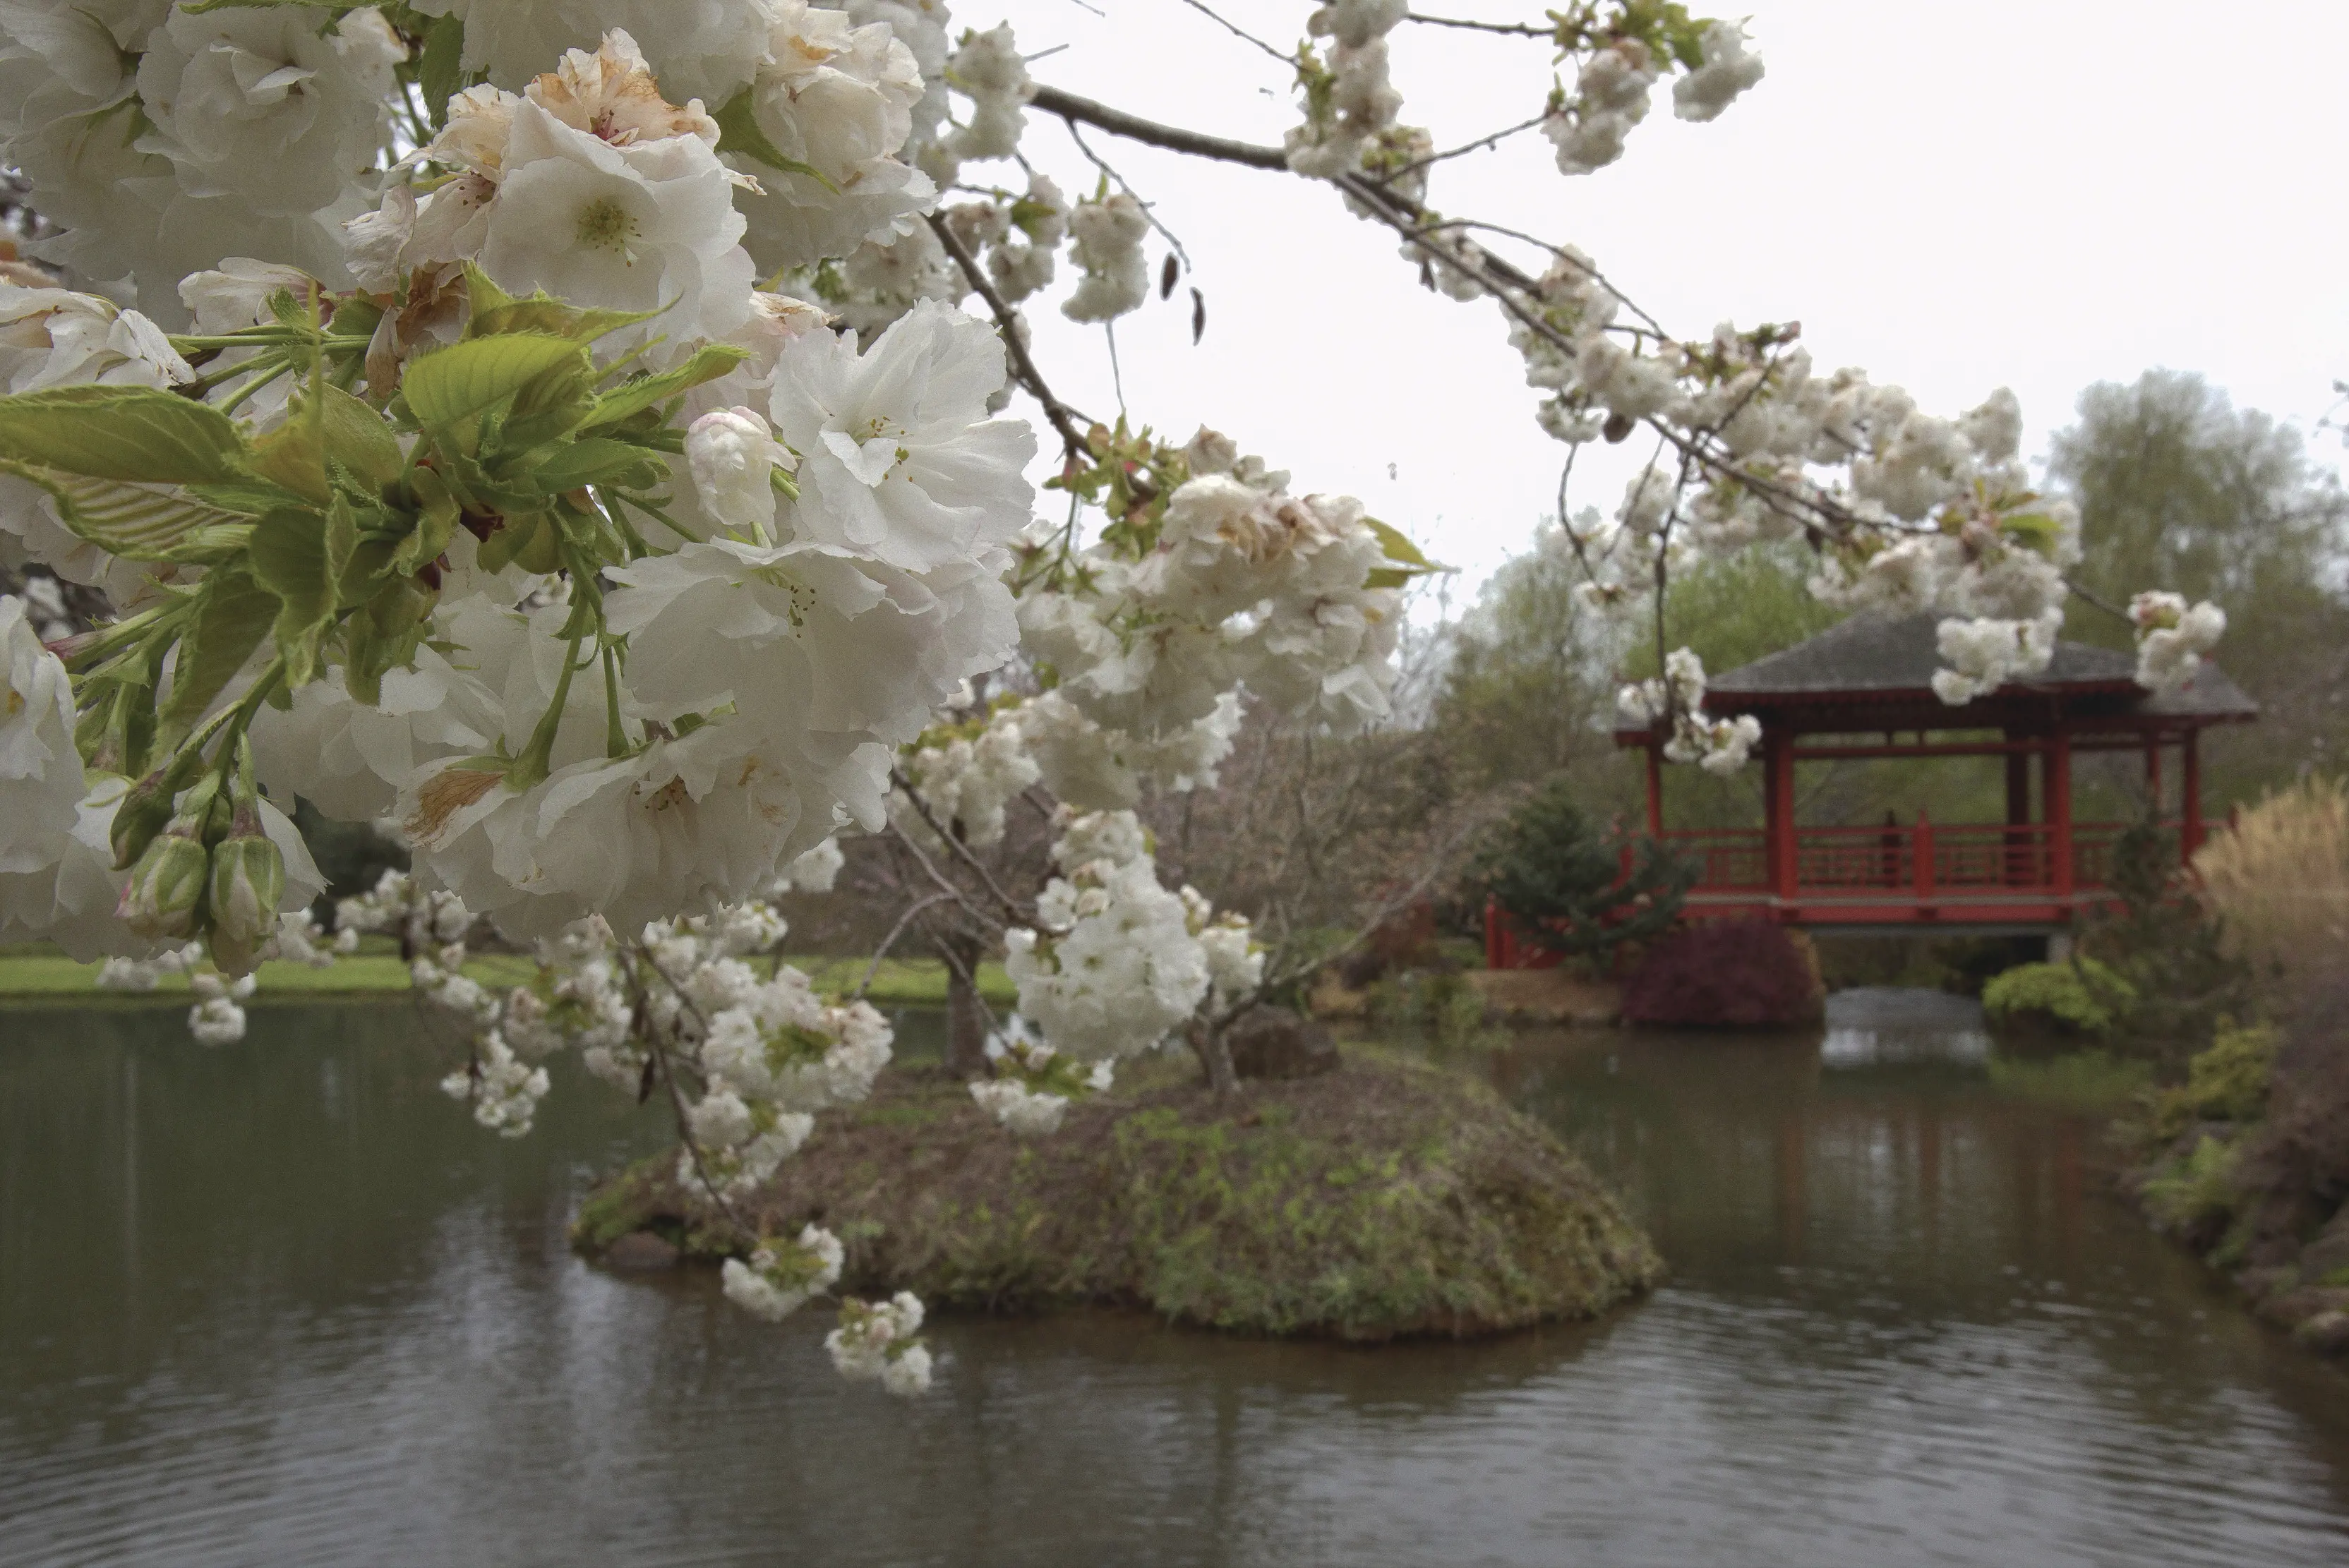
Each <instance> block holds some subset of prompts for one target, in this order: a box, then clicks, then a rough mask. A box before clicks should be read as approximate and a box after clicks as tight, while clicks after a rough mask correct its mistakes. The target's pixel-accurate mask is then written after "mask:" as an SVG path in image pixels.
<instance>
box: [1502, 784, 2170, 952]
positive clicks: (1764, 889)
mask: <svg viewBox="0 0 2349 1568" xmlns="http://www.w3.org/2000/svg"><path fill="white" fill-rule="evenodd" d="M2211 825H2213V826H2214V825H2215V824H2211ZM2178 829H2179V824H2178V823H2175V822H2169V823H2164V824H2163V832H2164V835H2165V837H2166V839H2167V845H2166V854H2167V857H2168V859H2169V860H2170V861H2173V862H2174V861H2176V860H2177V859H2178ZM2127 831H2128V827H2127V824H2124V823H2119V822H2075V823H2074V824H2073V825H2072V827H2071V830H2070V832H2069V835H2068V842H2066V841H2065V838H2064V836H2062V835H2059V834H2058V833H2057V831H2056V830H2055V829H2054V827H2053V826H2051V825H2049V824H2046V823H2040V822H2031V823H2022V824H2018V825H2016V826H2013V827H2009V826H2007V825H2005V824H2004V823H1979V824H1977V823H1967V824H1963V825H1961V826H1957V827H1943V826H1940V825H1939V824H1937V823H1933V822H1930V821H1924V820H1919V821H1916V822H1913V823H1907V824H1902V823H1890V824H1887V825H1886V826H1883V827H1878V828H1797V829H1796V830H1795V843H1794V853H1793V856H1792V860H1793V872H1794V886H1793V887H1792V888H1791V889H1782V888H1780V887H1779V886H1778V885H1777V882H1776V878H1775V876H1774V875H1773V872H1772V868H1771V864H1770V844H1769V838H1768V835H1767V834H1765V833H1764V831H1763V830H1761V829H1759V828H1705V829H1698V830H1688V831H1681V832H1668V833H1666V834H1665V835H1664V841H1665V842H1666V843H1668V844H1670V845H1671V847H1672V848H1673V849H1675V850H1677V851H1680V852H1681V853H1682V854H1684V855H1687V856H1690V857H1691V858H1692V859H1694V860H1695V861H1696V862H1697V867H1698V877H1697V882H1696V885H1695V886H1694V887H1693V888H1692V889H1691V890H1690V892H1691V896H1692V902H1691V903H1690V905H1689V908H1688V911H1687V913H1688V915H1689V917H1690V918H1692V919H1723V918H1744V917H1759V918H1762V919H1765V920H1769V919H1776V920H1789V921H1794V922H1796V923H1822V924H1837V923H1850V922H1857V923H1862V924H1872V925H1886V924H1895V925H1898V924H1908V923H1917V924H1941V925H1947V924H1949V923H1951V922H1952V921H1962V920H1964V919H1966V918H1967V917H1968V916H1969V914H1970V913H1971V916H1972V917H1973V918H1976V919H1980V920H1985V921H1991V922H1996V923H2014V922H2023V923H2042V924H2048V923H2052V924H2058V925H2060V924H2063V923H2067V922H2068V921H2070V920H2071V919H2072V917H2073V915H2074V913H2075V912H2076V911H2077V909H2078V908H2079V906H2080V903H2082V902H2083V900H2082V895H2086V902H2090V903H2094V902H2097V900H2098V898H2099V896H2100V895H2101V896H2104V897H2109V895H2108V894H2106V893H2105V891H2104V890H2105V889H2106V888H2107V887H2108V886H2109V885H2110V884H2111V880H2112V863H2113V850H2114V846H2115V845H2116V844H2117V843H2118V842H2119V841H2120V838H2121V835H2122V834H2124V833H2126V832H2127ZM2208 836H2209V835H2208V827H2207V826H2206V829H2205V833H2204V837H2205V838H2207V837H2208ZM2067 850H2068V857H2067V855H2066V852H2065V851H2067ZM2067 858H2068V865H2067ZM1631 864H1632V851H1631V849H1630V846H1629V845H1626V846H1625V847H1624V850H1623V872H1624V874H1625V875H1626V876H1629V875H1630V871H1631ZM1485 962H1486V964H1487V965H1490V966H1491V967H1493V968H1495V969H1517V968H1542V967H1546V966H1547V965H1551V964H1555V963H1557V959H1556V958H1555V957H1553V956H1551V955H1549V954H1545V953H1543V952H1542V951H1541V950H1540V948H1539V947H1537V946H1536V945H1534V944H1528V943H1525V942H1522V941H1520V940H1519V939H1518V937H1517V934H1516V931H1515V930H1514V929H1513V928H1512V927H1511V926H1510V924H1509V922H1508V920H1507V918H1506V916H1504V915H1503V914H1502V913H1501V912H1500V910H1499V909H1498V908H1497V907H1488V908H1487V909H1486V910H1485Z"/></svg>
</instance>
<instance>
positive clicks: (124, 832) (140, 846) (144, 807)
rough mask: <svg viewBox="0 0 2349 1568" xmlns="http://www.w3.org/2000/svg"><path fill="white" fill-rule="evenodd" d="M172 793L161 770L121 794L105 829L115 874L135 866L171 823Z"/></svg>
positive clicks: (173, 792)
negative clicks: (159, 834)
mask: <svg viewBox="0 0 2349 1568" xmlns="http://www.w3.org/2000/svg"><path fill="white" fill-rule="evenodd" d="M175 793H176V791H174V790H173V789H171V785H170V784H169V783H167V782H166V781H165V779H164V778H163V770H162V769H160V768H159V769H156V770H155V771H154V772H152V773H150V774H149V775H147V777H146V778H144V779H140V780H139V782H138V783H136V784H133V785H132V786H131V787H130V788H129V789H128V790H126V791H124V793H123V796H122V800H121V803H120V804H119V805H117V806H116V807H115V809H114V821H113V824H112V825H111V826H110V827H109V828H108V830H107V835H108V838H109V841H111V842H112V844H113V846H114V869H115V870H116V871H122V870H124V869H125V868H127V867H129V866H130V865H132V864H135V863H136V862H137V861H138V860H139V857H140V856H141V855H143V854H145V853H146V852H147V846H148V845H150V844H151V843H153V842H154V841H155V835H156V834H158V833H160V832H161V831H162V830H163V826H164V824H165V823H167V822H169V821H170V820H171V801H172V797H173V795H174V794H175Z"/></svg>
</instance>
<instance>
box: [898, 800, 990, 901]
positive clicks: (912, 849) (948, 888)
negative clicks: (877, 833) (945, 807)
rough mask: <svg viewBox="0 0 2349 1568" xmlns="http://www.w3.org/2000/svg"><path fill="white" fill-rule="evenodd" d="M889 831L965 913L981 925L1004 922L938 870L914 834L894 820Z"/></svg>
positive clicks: (936, 884)
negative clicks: (992, 915) (971, 899)
mask: <svg viewBox="0 0 2349 1568" xmlns="http://www.w3.org/2000/svg"><path fill="white" fill-rule="evenodd" d="M889 832H890V835H891V836H892V837H893V838H895V840H896V841H898V842H899V843H901V844H903V845H905V851H906V852H907V853H909V854H911V855H912V856H913V857H914V861H915V863H916V865H918V866H920V867H921V868H922V872H923V874H925V875H926V876H927V877H928V878H929V879H930V882H932V884H933V885H935V886H936V888H937V890H938V891H939V892H943V893H945V894H946V895H947V897H948V898H950V899H952V900H954V901H955V903H958V904H960V905H962V907H963V911H964V913H967V914H968V915H969V916H970V917H971V918H972V919H973V920H975V921H977V922H978V923H979V924H981V925H999V924H1001V922H1000V921H998V920H996V919H994V918H993V917H991V916H989V915H988V914H987V913H984V912H983V911H981V910H980V909H979V907H978V905H977V904H975V903H971V902H970V900H969V899H968V898H967V897H965V896H964V894H963V891H962V889H960V888H958V887H957V886H955V884H954V883H952V882H948V881H947V879H946V875H945V873H944V872H940V871H939V870H938V868H937V866H936V864H935V863H934V862H933V861H931V859H930V857H929V856H927V855H926V854H924V853H923V852H922V846H921V845H919V844H917V843H916V842H914V839H913V835H912V834H910V833H908V832H906V831H905V829H903V828H901V827H899V826H898V825H897V824H896V823H895V821H894V820H893V821H891V822H890V824H889Z"/></svg>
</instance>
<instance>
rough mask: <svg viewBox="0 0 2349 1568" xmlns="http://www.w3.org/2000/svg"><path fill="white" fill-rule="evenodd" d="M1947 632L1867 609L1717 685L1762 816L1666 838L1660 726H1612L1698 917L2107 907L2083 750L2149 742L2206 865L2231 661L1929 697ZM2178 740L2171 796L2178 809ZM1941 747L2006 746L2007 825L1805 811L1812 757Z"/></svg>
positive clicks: (2244, 714) (2228, 716) (1962, 753)
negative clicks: (2180, 679)
mask: <svg viewBox="0 0 2349 1568" xmlns="http://www.w3.org/2000/svg"><path fill="white" fill-rule="evenodd" d="M1936 624H1937V623H1936V620H1935V618H1934V617H1931V616H1926V615H1917V616H1904V617H1884V616H1859V617H1856V618H1854V619H1852V620H1849V621H1847V622H1844V623H1843V624H1840V625H1838V626H1836V627H1834V628H1832V629H1830V630H1828V631H1826V632H1824V633H1822V634H1819V635H1818V636H1816V637H1813V638H1812V639H1811V640H1810V641H1808V642H1806V643H1803V644H1800V645H1796V646H1795V647H1792V648H1789V649H1786V650H1785V652H1783V653H1778V654H1773V655H1770V656H1768V657H1766V658H1764V659H1759V660H1757V661H1755V662H1754V663H1753V664H1750V665H1744V667H1742V668H1739V669H1734V670H1731V671H1728V672H1727V673H1725V674H1723V675H1722V676H1717V677H1715V678H1714V679H1713V682H1712V684H1711V686H1710V688H1709V689H1708V690H1707V692H1706V694H1705V702H1704V707H1705V711H1706V712H1707V713H1709V714H1712V715H1714V716H1716V717H1734V716H1736V715H1739V714H1751V715H1753V716H1754V717H1756V718H1758V719H1759V720H1760V721H1761V723H1762V748H1761V756H1760V761H1761V769H1762V785H1763V816H1764V823H1765V825H1764V826H1763V827H1760V828H1743V829H1700V830H1680V831H1674V830H1668V829H1667V828H1666V827H1665V825H1664V813H1663V745H1664V741H1665V739H1666V738H1667V736H1666V734H1665V732H1664V731H1663V730H1662V729H1661V727H1641V728H1632V729H1619V730H1618V731H1616V735H1615V739H1616V744H1618V745H1619V746H1623V747H1630V748H1640V749H1643V750H1644V751H1645V752H1646V753H1647V758H1648V780H1647V782H1648V789H1647V797H1648V831H1649V833H1650V834H1651V836H1653V837H1655V838H1658V839H1661V840H1662V841H1665V842H1667V843H1670V844H1672V845H1675V846H1677V847H1679V848H1681V849H1682V850H1684V851H1687V852H1688V853H1690V854H1692V855H1693V856H1695V857H1696V858H1697V859H1698V861H1700V863H1701V865H1702V874H1701V875H1700V877H1699V880H1698V882H1697V884H1696V887H1695V889H1694V890H1693V891H1692V892H1691V894H1690V895H1689V899H1688V903H1687V913H1688V916H1689V918H1691V919H1692V920H1706V919H1723V918H1729V917H1739V916H1744V917H1751V916H1761V917H1763V918H1766V919H1772V920H1778V921H1783V922H1785V923H1789V924H1794V925H1801V926H1806V927H1810V928H1816V929H1827V930H1836V929H1842V930H1847V931H1859V930H1877V931H1885V930H1901V929H1914V928H1916V927H1920V926H1930V927H1936V928H1940V929H1945V930H1949V931H1951V933H1952V934H1958V933H1984V932H2025V931H2054V930H2059V929H2062V928H2064V927H2067V926H2069V925H2070V924H2071V923H2073V921H2074V920H2075V918H2076V917H2077V916H2078V914H2079V913H2080V912H2081V911H2082V910H2083V909H2085V908H2087V907H2091V906H2093V905H2095V904H2097V903H2106V902H2109V901H2110V900H2111V898H2112V896H2113V895H2112V894H2111V892H2109V891H2108V889H2109V882H2110V877H2111V869H2112V859H2113V849H2114V845H2115V843H2116V841H2118V839H2119V838H2120V836H2121V834H2122V833H2123V832H2124V831H2126V830H2127V825H2126V824H2121V823H2114V822H2096V823H2086V822H2075V821H2074V820H2073V817H2072V799H2073V763H2074V760H2075V758H2078V757H2080V756H2082V755H2083V754H2092V753H2098V752H2114V751H2124V752H2131V753H2139V754H2142V756H2143V758H2144V766H2145V781H2146V786H2147V789H2146V793H2147V799H2149V800H2151V801H2153V802H2156V803H2158V804H2159V805H2160V807H2161V809H2162V810H2164V811H2165V814H2166V822H2165V827H2164V830H2165V831H2166V833H2167V834H2168V836H2169V838H2170V840H2171V841H2172V843H2173V844H2174V846H2175V848H2174V851H2173V852H2174V853H2175V854H2176V855H2177V856H2178V859H2179V861H2181V862H2183V861H2190V860H2191V859H2192V858H2193V854H2194V851H2196V850H2197V849H2199V848H2200V847H2201V844H2202V841H2203V840H2204V839H2205V838H2206V837H2207V836H2208V833H2209V824H2208V823H2206V822H2205V820H2204V819H2203V816H2202V778H2201V758H2200V750H2199V738H2200V735H2201V732H2202V731H2203V730H2204V729H2205V728H2207V727H2209V726H2211V725H2214V724H2238V723H2244V722H2247V721H2249V720H2251V719H2252V718H2255V717H2258V712H2259V710H2258V708H2257V707H2256V706H2255V705H2254V704H2253V703H2252V702H2251V699H2250V698H2249V697H2247V696H2244V695H2243V693H2242V691H2241V690H2240V688H2239V687H2238V686H2236V685H2235V684H2234V682H2232V681H2230V680H2229V679H2228V678H2227V676H2225V674H2224V673H2222V672H2221V671H2220V669H2219V668H2218V666H2217V665H2212V664H2209V663H2208V662H2205V663H2204V664H2203V665H2202V666H2201V667H2200V668H2199V670H2198V671H2196V673H2195V676H2194V679H2193V681H2192V682H2191V683H2190V684H2189V686H2187V687H2186V688H2185V689H2183V690H2181V691H2178V692H2172V693H2166V694H2156V693H2153V692H2148V691H2147V690H2146V689H2145V688H2144V687H2142V686H2138V685H2137V680H2136V668H2137V666H2136V661H2135V659H2134V658H2133V657H2132V656H2131V655H2127V654H2124V653H2118V652H2116V651H2114V650H2111V649H2107V648H2098V647H2092V646H2088V645H2084V644H2079V643H2059V644H2057V645H2056V649H2055V656H2054V660H2053V662H2052V663H2051V664H2050V665H2049V666H2048V667H2047V669H2046V670H2045V671H2044V672H2042V673H2041V674H2040V675H2038V676H2033V678H2032V679H2030V680H2028V681H2016V682H2013V683H2010V684H2009V685H2007V686H2002V687H2000V688H1999V689H1998V690H1997V691H1995V692H1992V693H1989V694H1987V695H1985V696H1979V697H1977V698H1975V699H1974V700H1973V701H1972V702H1970V703H1968V704H1966V705H1965V706H1963V707H1949V706H1947V705H1945V704H1944V703H1942V701H1941V700H1940V698H1939V697H1938V696H1934V695H1933V690H1932V678H1933V672H1934V670H1935V668H1936V667H1937V666H1938V665H1939V663H1940V657H1939V652H1938V648H1937V639H1936ZM2172 749H2174V750H2175V751H2176V753H2177V758H2178V767H2177V772H2176V775H2175V776H2176V779H2177V788H2176V789H2175V792H2174V793H2175V799H2169V800H2167V801H2165V795H2166V793H2167V790H2166V784H2167V780H2166V778H2165V769H2164V758H2165V754H2166V753H2167V752H2168V751H2170V750H2172ZM1946 757H1997V758H2004V760H2005V765H2006V813H2005V818H2006V820H2004V821H2002V822H1987V823H1962V824H1944V823H1936V822H1932V821H1930V820H1927V819H1926V817H1925V815H1924V813H1922V812H1921V811H1920V812H1919V813H1918V814H1917V816H1916V819H1915V820H1913V821H1911V822H1909V823H1900V822H1897V821H1894V822H1887V823H1885V824H1883V825H1881V826H1826V825H1816V826H1815V825H1812V824H1809V823H1798V822H1797V821H1796V820H1795V800H1796V790H1795V781H1796V769H1798V768H1800V767H1801V766H1803V765H1805V764H1808V763H1825V762H1838V761H1850V760H1860V759H1870V758H1920V759H1921V758H1946ZM2034 783H2035V785H2036V789H2034V788H2033V786H2034ZM2034 794H2035V796H2036V810H2034V809H2033V807H2034V800H2033V797H2034ZM1485 925H1486V931H1485V945H1486V949H1487V953H1486V958H1487V961H1488V962H1489V963H1490V964H1491V965H1493V966H1494V967H1495V968H1515V967H1518V966H1521V965H1524V964H1526V963H1527V962H1528V961H1530V962H1534V963H1539V962H1541V959H1540V957H1539V956H1538V955H1537V954H1535V953H1533V952H1529V951H1527V950H1526V946H1525V944H1521V943H1519V942H1518V941H1517V939H1516V935H1515V934H1514V933H1513V932H1511V931H1510V930H1509V929H1508V923H1507V922H1506V921H1505V920H1502V919H1500V918H1499V917H1498V916H1497V915H1496V914H1495V915H1488V916H1487V919H1486V923H1485Z"/></svg>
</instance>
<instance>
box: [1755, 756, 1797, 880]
mask: <svg viewBox="0 0 2349 1568" xmlns="http://www.w3.org/2000/svg"><path fill="white" fill-rule="evenodd" d="M1762 755H1763V757H1764V762H1765V765H1766V766H1767V767H1768V769H1770V772H1769V779H1768V786H1767V788H1766V789H1764V791H1763V799H1764V805H1765V806H1766V808H1767V809H1768V811H1769V814H1770V827H1769V831H1768V833H1767V835H1766V838H1765V845H1764V847H1765V849H1766V850H1767V851H1768V854H1769V860H1770V891H1771V892H1774V893H1775V894H1776V895H1777V896H1778V897H1779V898H1780V899H1782V900H1784V901H1785V902H1786V903H1793V902H1794V900H1795V866H1796V864H1797V861H1796V858H1795V738H1794V737H1793V736H1792V735H1790V734H1788V733H1787V732H1786V731H1785V729H1783V728H1773V729H1771V730H1770V731H1769V732H1768V733H1766V734H1765V735H1764V737H1763V738H1762Z"/></svg>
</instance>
